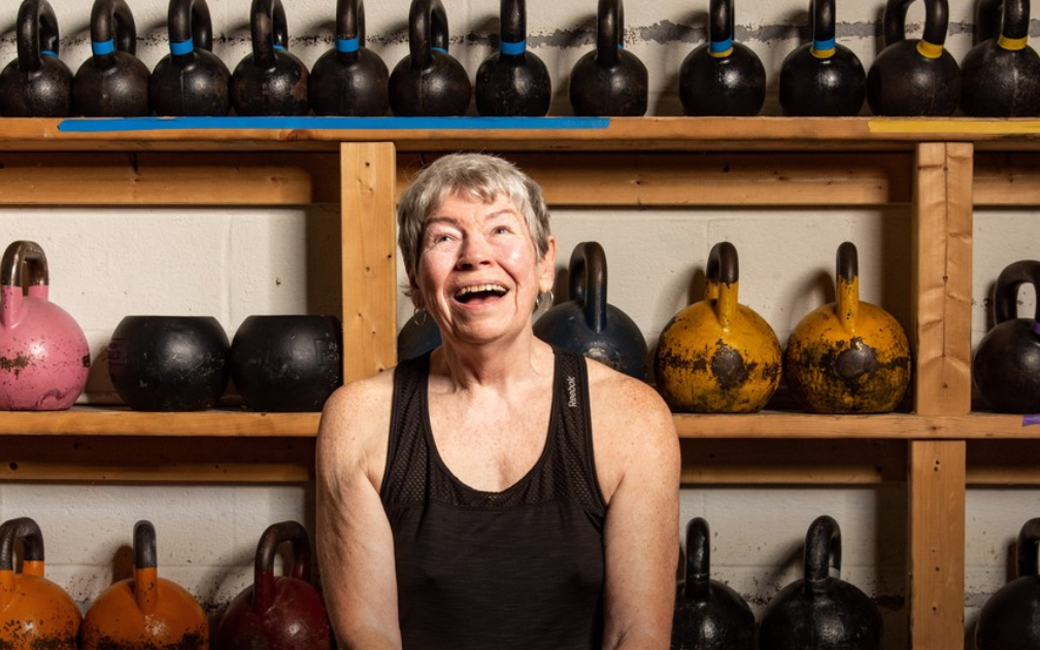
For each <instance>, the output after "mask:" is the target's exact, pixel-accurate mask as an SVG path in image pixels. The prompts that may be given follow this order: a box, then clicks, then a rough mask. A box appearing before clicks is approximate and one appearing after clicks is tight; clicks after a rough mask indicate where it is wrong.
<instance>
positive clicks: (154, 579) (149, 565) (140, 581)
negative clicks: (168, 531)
mask: <svg viewBox="0 0 1040 650" xmlns="http://www.w3.org/2000/svg"><path fill="white" fill-rule="evenodd" d="M156 555H157V554H156V543H155V526H153V525H152V522H150V521H147V520H145V519H142V520H140V521H138V522H137V523H136V524H134V600H135V601H136V602H137V608H138V609H139V610H141V613H142V614H144V615H146V616H147V615H148V614H152V613H154V612H155V609H156V607H157V606H158V604H159V588H158V587H159V575H158V562H157V561H156Z"/></svg>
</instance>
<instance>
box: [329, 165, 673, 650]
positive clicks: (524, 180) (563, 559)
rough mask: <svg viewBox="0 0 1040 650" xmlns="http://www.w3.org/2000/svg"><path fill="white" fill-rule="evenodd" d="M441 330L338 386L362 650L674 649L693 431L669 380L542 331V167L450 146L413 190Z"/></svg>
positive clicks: (412, 228) (418, 267)
mask: <svg viewBox="0 0 1040 650" xmlns="http://www.w3.org/2000/svg"><path fill="white" fill-rule="evenodd" d="M398 221H399V231H400V240H399V244H400V247H401V252H402V256H403V258H404V263H405V268H406V270H407V273H408V279H409V295H410V296H411V298H412V300H413V302H414V303H415V305H416V308H417V309H423V310H426V312H427V313H428V314H429V316H430V317H431V318H432V319H433V320H434V321H435V322H436V324H437V326H438V327H439V328H440V331H441V333H442V337H443V344H442V346H441V347H440V348H437V349H436V350H434V351H433V352H432V353H429V354H426V355H423V356H421V357H419V358H417V359H414V360H410V361H406V362H403V363H402V364H401V365H399V366H398V367H397V368H396V369H395V370H394V371H393V372H392V373H383V374H382V375H379V376H376V377H373V378H370V379H367V380H364V381H360V382H355V383H352V384H349V385H347V386H344V387H343V388H342V389H340V390H339V391H337V392H336V393H335V394H334V395H333V396H332V398H331V399H330V400H329V402H328V403H327V405H326V407H325V411H324V413H323V416H322V424H321V430H320V432H319V438H318V549H319V556H320V558H321V561H322V575H323V577H324V579H323V583H324V584H325V589H326V596H327V598H328V601H329V605H330V615H331V618H332V621H333V625H334V627H335V629H336V633H337V636H338V638H339V641H340V644H341V645H342V646H345V647H347V648H365V649H366V650H374V649H377V648H403V649H405V650H419V649H423V648H453V649H456V648H461V649H470V648H472V649H476V648H481V649H483V648H495V649H496V650H509V649H511V648H517V649H519V648H524V649H525V650H527V649H532V648H534V649H538V648H544V649H545V650H571V649H575V650H577V649H582V650H586V649H592V648H596V649H598V648H618V649H621V648H624V649H628V650H635V649H637V648H647V649H649V648H659V649H663V648H667V647H668V645H669V639H670V630H671V616H672V602H673V596H674V572H675V566H676V561H677V559H678V535H677V530H676V521H677V518H678V482H679V454H678V441H677V437H676V433H675V429H674V426H673V424H672V418H671V415H670V413H669V411H668V409H667V407H666V406H665V405H664V403H663V402H662V401H661V399H660V398H659V397H658V396H657V394H656V393H655V392H654V391H653V390H652V389H650V388H649V387H647V386H646V385H645V384H643V383H642V382H639V381H637V380H634V379H631V378H629V377H627V376H625V375H622V374H620V373H618V372H615V371H614V370H611V369H610V368H608V367H606V366H604V365H602V364H600V363H597V362H595V361H590V360H586V359H584V358H582V357H580V356H577V355H575V354H573V353H568V352H564V351H561V350H556V349H553V348H552V347H550V346H549V345H548V344H546V343H544V342H542V341H541V340H539V339H537V338H536V337H535V336H534V333H533V330H532V320H533V315H534V311H535V307H536V304H537V302H538V299H539V296H540V295H542V294H544V293H546V292H548V291H549V289H550V288H551V287H552V283H553V275H554V262H555V255H556V242H555V240H554V239H553V237H552V235H551V234H550V231H549V214H548V210H547V209H546V207H545V202H544V200H543V198H542V194H541V190H540V188H539V187H538V185H537V184H536V183H534V182H533V181H532V180H531V179H530V178H528V177H527V176H526V175H525V174H523V173H522V172H521V171H520V170H518V169H517V168H516V167H514V166H513V165H512V164H511V163H509V162H507V161H504V160H502V159H499V158H496V157H492V156H486V155H481V154H456V155H452V156H445V157H443V158H440V159H439V160H437V161H436V162H434V163H433V164H432V165H430V166H429V167H428V168H427V169H425V170H424V171H423V173H422V174H421V175H420V176H419V178H418V179H417V180H416V182H415V183H414V184H413V185H412V186H411V187H410V188H409V189H408V190H407V191H406V192H405V193H404V195H403V196H402V197H401V201H400V207H399V210H398Z"/></svg>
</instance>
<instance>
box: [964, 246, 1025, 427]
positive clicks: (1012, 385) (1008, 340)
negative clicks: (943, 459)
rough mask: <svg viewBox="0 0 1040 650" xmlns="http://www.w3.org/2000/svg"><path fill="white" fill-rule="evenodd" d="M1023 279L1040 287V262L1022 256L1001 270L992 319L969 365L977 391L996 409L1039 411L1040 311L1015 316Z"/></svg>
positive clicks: (1003, 411) (1006, 411)
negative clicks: (1030, 315) (992, 325)
mask: <svg viewBox="0 0 1040 650" xmlns="http://www.w3.org/2000/svg"><path fill="white" fill-rule="evenodd" d="M1023 284H1032V285H1033V286H1034V287H1040V262H1038V261H1036V260H1022V261H1019V262H1015V263H1014V264H1010V265H1008V266H1007V268H1005V269H1004V270H1003V271H1001V272H1000V275H999V276H998V277H997V287H996V291H995V293H994V296H993V320H994V322H995V323H996V324H995V325H994V327H993V329H991V330H990V331H989V332H987V333H986V335H985V336H983V337H982V340H981V341H980V342H979V346H978V348H977V349H976V350H975V363H974V364H973V366H972V375H973V377H974V379H975V386H977V387H978V389H979V393H981V394H982V396H983V397H984V398H985V399H986V401H987V402H989V405H990V408H992V409H993V410H994V411H997V412H1000V413H1040V325H1037V319H1040V311H1038V312H1037V313H1036V314H1035V317H1034V318H1017V317H1016V316H1017V311H1018V289H1019V287H1021V286H1022V285H1023ZM1038 309H1040V307H1038Z"/></svg>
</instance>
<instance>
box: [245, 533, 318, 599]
mask: <svg viewBox="0 0 1040 650" xmlns="http://www.w3.org/2000/svg"><path fill="white" fill-rule="evenodd" d="M285 542H289V544H290V546H291V547H292V557H293V563H292V569H291V571H290V575H291V576H292V577H293V578H296V579H297V580H303V581H304V582H310V579H311V543H310V537H309V536H308V535H307V529H306V528H304V527H303V526H302V525H301V524H300V523H299V522H296V521H281V522H278V523H276V524H271V525H270V526H268V527H267V530H265V531H264V534H263V535H261V536H260V542H259V543H258V544H257V547H256V564H255V565H254V569H253V610H254V611H256V612H264V611H266V610H268V609H270V607H271V605H272V604H273V603H274V596H275V593H274V556H275V553H276V552H277V550H278V547H279V546H281V545H282V544H284V543H285Z"/></svg>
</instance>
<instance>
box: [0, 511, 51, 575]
mask: <svg viewBox="0 0 1040 650" xmlns="http://www.w3.org/2000/svg"><path fill="white" fill-rule="evenodd" d="M18 540H22V562H23V564H22V569H23V572H24V573H26V574H28V575H35V576H42V575H43V533H42V532H40V526H39V525H38V524H37V523H36V521H35V520H33V519H30V518H29V517H18V518H17V519H8V520H7V521H5V522H4V523H3V524H0V571H14V547H15V544H17V543H18Z"/></svg>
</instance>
